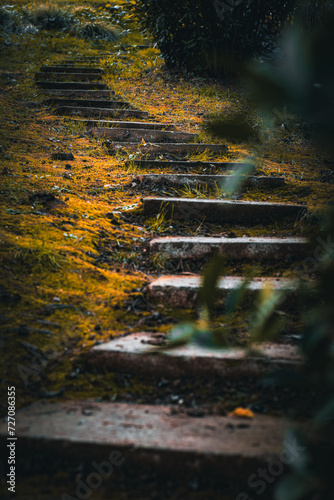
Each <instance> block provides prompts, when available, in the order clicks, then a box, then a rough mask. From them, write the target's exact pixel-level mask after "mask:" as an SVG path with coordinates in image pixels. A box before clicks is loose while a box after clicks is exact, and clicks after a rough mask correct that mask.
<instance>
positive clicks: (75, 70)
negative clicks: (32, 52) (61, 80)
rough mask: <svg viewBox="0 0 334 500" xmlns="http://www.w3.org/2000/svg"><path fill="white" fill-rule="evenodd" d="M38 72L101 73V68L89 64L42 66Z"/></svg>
mask: <svg viewBox="0 0 334 500" xmlns="http://www.w3.org/2000/svg"><path fill="white" fill-rule="evenodd" d="M40 72H43V76H45V75H44V73H97V74H98V75H101V74H102V69H101V68H93V67H89V66H87V67H86V66H42V67H41V69H40Z"/></svg>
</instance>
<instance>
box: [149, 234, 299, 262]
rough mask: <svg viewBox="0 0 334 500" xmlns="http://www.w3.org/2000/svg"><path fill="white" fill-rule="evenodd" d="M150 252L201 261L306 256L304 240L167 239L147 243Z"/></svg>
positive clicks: (285, 259) (288, 258) (173, 237)
mask: <svg viewBox="0 0 334 500" xmlns="http://www.w3.org/2000/svg"><path fill="white" fill-rule="evenodd" d="M150 252H151V253H161V254H163V255H165V256H166V257H168V258H170V259H202V258H204V257H207V256H210V255H217V254H218V255H225V256H226V257H228V258H229V259H232V260H242V261H243V260H260V261H261V262H263V261H268V260H269V261H280V262H281V261H290V260H291V259H293V258H298V259H303V258H305V257H306V256H307V254H308V245H307V240H306V239H305V238H247V237H243V238H222V237H203V236H190V237H189V236H167V237H165V238H155V239H153V240H151V241H150Z"/></svg>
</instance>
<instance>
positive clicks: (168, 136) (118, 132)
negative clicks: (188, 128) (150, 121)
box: [91, 127, 197, 143]
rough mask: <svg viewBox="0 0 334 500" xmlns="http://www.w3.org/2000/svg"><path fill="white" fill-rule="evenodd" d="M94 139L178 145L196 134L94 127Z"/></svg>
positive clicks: (193, 138)
mask: <svg viewBox="0 0 334 500" xmlns="http://www.w3.org/2000/svg"><path fill="white" fill-rule="evenodd" d="M91 133H92V134H93V135H94V137H99V138H104V139H110V140H112V141H117V142H132V143H133V142H138V143H139V142H142V140H143V139H144V141H146V142H157V141H158V142H163V143H164V142H167V143H179V142H186V141H193V140H195V139H196V137H197V134H189V133H187V132H172V131H169V130H147V129H137V128H106V127H96V128H93V129H91Z"/></svg>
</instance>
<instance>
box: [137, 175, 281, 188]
mask: <svg viewBox="0 0 334 500" xmlns="http://www.w3.org/2000/svg"><path fill="white" fill-rule="evenodd" d="M234 178H235V176H233V175H206V174H144V175H140V176H137V177H136V178H135V182H140V183H141V184H143V185H150V184H151V185H154V186H156V185H158V184H170V185H172V186H189V187H196V186H201V187H207V188H218V189H220V190H221V191H224V185H225V186H226V185H227V186H228V182H229V181H231V180H232V179H234ZM284 185H285V179H284V177H266V176H243V178H242V179H240V188H245V187H255V188H259V189H274V188H277V187H282V186H284ZM240 188H239V191H240Z"/></svg>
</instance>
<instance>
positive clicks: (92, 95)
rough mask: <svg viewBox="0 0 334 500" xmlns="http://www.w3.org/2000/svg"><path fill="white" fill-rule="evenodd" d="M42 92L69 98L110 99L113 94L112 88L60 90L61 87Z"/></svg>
mask: <svg viewBox="0 0 334 500" xmlns="http://www.w3.org/2000/svg"><path fill="white" fill-rule="evenodd" d="M42 92H43V94H47V95H52V96H54V97H66V98H71V99H94V100H96V99H110V98H111V97H112V96H114V95H115V92H114V91H113V90H78V89H77V90H66V89H65V90H61V89H43V90H42Z"/></svg>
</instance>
